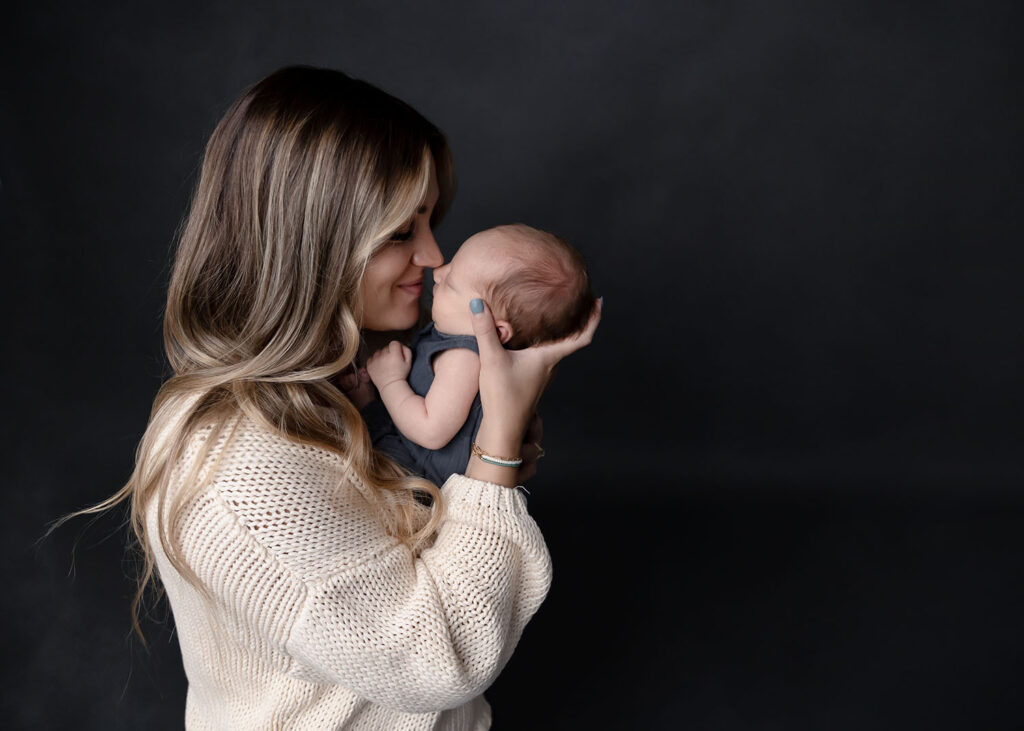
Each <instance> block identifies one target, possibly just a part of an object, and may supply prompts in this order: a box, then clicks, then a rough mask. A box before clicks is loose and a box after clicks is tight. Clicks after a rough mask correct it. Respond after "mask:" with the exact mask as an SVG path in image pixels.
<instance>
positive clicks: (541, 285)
mask: <svg viewBox="0 0 1024 731" xmlns="http://www.w3.org/2000/svg"><path fill="white" fill-rule="evenodd" d="M433 293H434V302H433V307H432V308H431V317H432V319H433V322H432V323H431V324H430V325H428V326H427V327H425V328H424V329H423V330H421V331H420V332H418V333H417V334H416V336H415V337H414V338H413V340H412V348H411V349H410V348H407V347H405V346H404V345H402V344H401V343H399V342H398V341H392V342H391V343H390V344H389V345H388V347H386V348H383V349H381V350H379V351H377V352H376V353H375V354H374V355H373V356H372V357H371V358H370V360H369V361H368V362H367V364H366V372H367V375H368V377H369V379H371V380H372V381H373V384H374V385H375V386H376V387H377V390H378V392H379V394H380V401H379V402H377V401H372V400H371V399H372V397H371V396H370V395H369V384H368V383H366V382H365V381H366V377H365V376H364V378H363V383H362V384H360V386H359V387H358V388H357V389H356V390H355V391H350V392H349V397H350V398H352V400H353V402H354V403H355V404H356V406H359V407H360V408H362V411H363V417H364V418H365V419H366V422H367V426H368V428H369V430H370V437H371V439H372V440H373V443H374V446H375V447H376V448H377V449H379V450H381V451H383V452H385V453H387V454H389V455H390V456H391V457H392V458H393V459H395V460H396V461H397V462H398V463H399V464H401V465H403V466H404V467H406V468H408V469H409V470H410V471H411V472H413V473H414V474H418V475H420V476H422V477H426V478H427V479H429V480H431V481H432V482H434V483H435V484H437V485H441V484H443V483H444V481H445V480H447V479H448V477H449V475H451V474H453V473H462V472H464V471H465V469H466V464H467V462H468V461H469V455H470V452H471V447H472V442H473V439H474V437H475V436H476V432H477V429H478V428H479V426H480V419H481V416H482V410H481V407H480V397H479V394H478V386H479V375H480V358H479V356H478V350H477V344H476V337H475V336H474V335H473V325H472V321H471V320H470V317H471V314H470V309H469V302H470V300H472V299H474V298H477V297H479V298H482V299H484V300H485V301H486V302H487V303H488V305H490V307H491V312H492V313H493V315H494V322H495V327H496V329H497V331H498V337H499V339H500V340H501V342H502V344H503V345H504V347H506V348H509V349H519V348H526V347H529V346H531V345H538V344H540V343H544V342H549V341H554V340H561V339H562V338H565V337H567V336H569V335H571V334H573V333H575V332H578V331H580V330H582V329H583V327H584V326H585V325H586V324H587V321H588V320H589V318H590V314H591V310H592V309H593V307H594V297H593V295H592V294H591V292H590V281H589V277H588V275H587V268H586V263H585V262H584V261H583V257H582V256H581V255H580V253H579V252H578V251H576V249H574V248H573V247H572V246H570V245H569V244H568V243H566V242H565V241H563V240H562V239H560V238H559V237H557V236H555V235H554V234H550V233H547V232H544V231H538V230H537V229H534V228H531V227H529V226H525V225H522V224H512V225H507V226H498V227H496V228H492V229H488V230H486V231H482V232H480V233H478V234H475V235H473V236H471V237H470V238H469V239H467V240H466V242H465V243H463V244H462V246H461V247H459V250H458V251H457V252H456V253H455V256H454V257H453V258H452V260H451V261H450V262H449V263H448V264H445V265H444V266H441V267H438V268H437V269H435V270H434V290H433ZM381 406H383V408H381Z"/></svg>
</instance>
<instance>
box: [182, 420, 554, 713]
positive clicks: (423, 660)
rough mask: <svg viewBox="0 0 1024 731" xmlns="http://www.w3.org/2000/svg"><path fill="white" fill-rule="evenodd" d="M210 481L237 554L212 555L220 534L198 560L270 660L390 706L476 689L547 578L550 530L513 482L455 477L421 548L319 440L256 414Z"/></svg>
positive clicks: (432, 702)
mask: <svg viewBox="0 0 1024 731" xmlns="http://www.w3.org/2000/svg"><path fill="white" fill-rule="evenodd" d="M214 484H215V485H216V488H215V492H216V493H217V494H218V497H217V503H218V504H219V505H220V506H221V508H219V509H218V510H220V511H224V510H226V511H228V513H226V514H224V517H223V518H217V521H218V522H217V524H218V525H223V526H225V530H227V526H233V527H231V528H230V530H231V531H232V532H234V531H240V533H236V534H235V538H230V536H228V535H227V534H225V538H224V540H223V541H222V543H223V548H220V547H219V544H218V548H217V551H218V552H219V554H220V555H221V556H226V555H227V554H228V552H231V555H232V556H233V558H231V559H230V561H228V560H227V559H226V558H222V559H221V560H218V561H213V562H211V560H210V556H211V552H210V550H209V549H210V548H211V544H210V542H209V540H207V539H205V538H204V539H202V540H201V541H200V540H196V541H194V542H193V543H194V547H195V548H196V549H197V550H198V551H199V552H198V553H197V554H196V555H195V564H198V568H199V571H198V573H199V575H200V576H201V578H203V579H204V583H208V584H211V583H212V584H216V585H217V586H222V587H224V588H223V589H220V590H219V591H218V594H223V600H222V601H223V604H224V605H225V606H228V607H230V608H231V613H232V616H234V617H236V618H238V619H237V620H236V621H235V622H234V624H236V626H237V625H244V626H246V627H250V629H249V630H247V631H248V632H252V633H254V634H250V635H248V636H247V637H240V638H239V639H240V641H242V642H245V644H247V645H249V646H253V645H264V644H265V645H267V646H269V647H273V648H276V649H274V650H273V653H272V654H273V656H274V657H277V658H279V660H275V661H274V662H280V667H281V668H282V670H285V671H286V672H287V673H288V674H290V675H291V676H293V677H294V678H296V679H298V680H302V681H308V682H313V683H319V684H337V685H341V686H344V687H345V688H347V689H349V690H351V691H353V692H354V693H356V694H358V695H359V696H361V697H363V698H365V699H367V700H368V701H370V702H372V703H374V704H377V705H380V706H384V707H386V708H390V709H393V710H396V711H402V712H412V713H419V712H427V711H438V710H442V709H446V708H453V707H456V706H459V705H461V704H463V703H466V702H467V701H469V700H471V699H473V698H474V697H476V696H478V695H479V694H480V693H482V692H483V691H484V690H485V689H486V688H487V687H488V686H489V685H490V684H491V683H492V682H493V681H494V679H495V678H496V677H497V675H498V673H499V672H500V671H501V669H502V668H503V667H504V665H505V663H506V662H507V661H508V659H509V657H510V655H511V654H512V651H513V650H514V648H515V646H516V643H517V642H518V640H519V637H520V635H521V634H522V632H523V628H524V627H525V625H526V623H527V622H528V621H529V619H530V618H531V617H532V616H533V614H534V613H535V612H536V611H537V609H538V607H539V606H540V604H541V603H542V602H543V600H544V598H545V596H546V594H547V591H548V588H549V586H550V582H551V562H550V557H549V555H548V551H547V547H546V546H545V543H544V538H543V536H542V535H541V533H540V530H539V529H538V527H537V525H536V523H534V521H533V519H532V518H531V517H530V515H529V513H528V512H527V509H526V501H525V498H524V497H523V495H522V494H521V493H520V492H519V491H516V490H510V489H508V488H505V487H500V486H498V485H493V484H490V483H486V482H481V481H478V480H473V479H470V478H467V477H464V476H462V475H453V476H452V477H451V478H450V479H449V480H448V481H447V482H446V484H445V486H444V489H443V497H444V505H445V513H444V520H443V522H442V524H441V527H440V529H439V531H438V533H437V535H436V536H435V538H434V541H433V543H432V544H431V545H430V547H428V548H426V549H424V550H423V551H422V552H421V553H420V554H419V555H414V554H413V553H412V551H410V549H409V548H408V547H407V546H405V545H404V544H402V543H401V542H399V541H398V540H396V539H394V538H392V537H390V536H388V535H387V534H386V533H385V532H384V530H383V527H382V526H381V524H380V522H379V520H378V518H377V514H376V511H375V509H374V508H373V507H372V505H371V501H370V500H367V499H366V494H367V491H368V489H369V488H367V486H365V485H364V484H362V482H361V481H360V480H359V479H358V477H356V476H355V475H353V474H351V473H345V472H344V471H343V470H342V468H341V460H340V458H337V457H336V455H330V454H329V453H327V452H325V451H324V450H318V449H316V448H313V447H309V446H307V445H296V444H293V443H291V442H288V441H287V440H286V439H284V438H283V437H280V436H278V435H276V434H269V433H267V432H266V431H262V430H260V429H257V428H255V427H253V426H252V425H249V426H246V427H244V428H242V429H240V430H239V434H238V435H237V437H236V439H235V440H234V445H233V447H232V449H231V450H230V454H227V455H226V456H225V458H224V459H223V460H222V461H221V463H220V467H219V468H218V474H217V476H216V479H215V480H214ZM197 514H203V515H211V516H213V515H220V514H221V513H219V512H216V511H213V510H210V511H206V512H202V511H199V513H197ZM208 522H209V521H207V520H205V519H203V520H202V525H201V526H200V527H202V528H203V531H202V535H204V536H205V535H206V533H207V532H209V530H208V529H210V528H211V526H208V525H206V524H207V523H208ZM218 530H219V529H218ZM198 536H199V533H197V537H198ZM204 546H205V548H204ZM226 563H231V566H230V567H227V566H224V565H221V564H226ZM195 564H194V565H195ZM205 564H210V566H209V567H208V568H205ZM214 572H215V573H216V574H217V576H216V577H214V576H213V573H214ZM208 573H209V574H210V576H211V579H212V581H208V580H207V574H208ZM220 574H224V576H223V577H221V576H220ZM261 587H262V588H261ZM261 628H262V629H261Z"/></svg>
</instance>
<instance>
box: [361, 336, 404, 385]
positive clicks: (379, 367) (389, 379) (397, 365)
mask: <svg viewBox="0 0 1024 731" xmlns="http://www.w3.org/2000/svg"><path fill="white" fill-rule="evenodd" d="M411 369H412V351H411V350H409V349H408V348H407V347H405V346H404V345H402V344H401V343H400V342H398V341H397V340H392V341H391V342H390V343H388V347H386V348H381V349H380V350H378V351H377V352H376V353H374V354H373V355H372V356H370V360H369V361H367V363H366V370H367V371H368V372H369V374H370V379H371V380H372V381H373V384H374V385H375V386H376V387H377V388H378V390H379V389H382V388H384V387H385V386H387V385H388V384H390V383H394V382H395V381H404V380H405V379H406V378H407V377H408V376H409V371H410V370H411Z"/></svg>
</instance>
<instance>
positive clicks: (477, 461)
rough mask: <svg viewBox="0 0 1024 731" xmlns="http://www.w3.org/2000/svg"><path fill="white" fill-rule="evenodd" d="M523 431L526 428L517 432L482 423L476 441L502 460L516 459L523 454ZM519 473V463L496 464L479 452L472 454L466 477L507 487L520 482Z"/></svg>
mask: <svg viewBox="0 0 1024 731" xmlns="http://www.w3.org/2000/svg"><path fill="white" fill-rule="evenodd" d="M485 421H486V417H485ZM523 433H525V429H524V430H523V431H521V432H518V433H517V430H515V429H508V428H504V427H501V426H498V425H494V424H487V423H482V424H481V425H480V428H479V429H478V430H477V433H476V439H475V442H476V444H477V445H478V446H479V451H481V452H483V453H484V454H486V455H491V456H493V457H499V458H500V460H502V461H505V460H515V459H518V458H519V457H521V456H522V455H521V454H520V450H521V449H522V446H523ZM518 475H519V465H514V466H513V465H502V464H495V463H494V462H492V461H487V460H484V459H481V458H480V456H478V455H477V454H471V455H470V457H469V464H468V465H467V466H466V477H472V478H473V479H475V480H483V481H484V482H493V483H494V484H496V485H504V486H505V487H515V486H516V485H517V484H518V483H517V481H516V480H517V477H518Z"/></svg>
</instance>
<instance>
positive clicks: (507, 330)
mask: <svg viewBox="0 0 1024 731" xmlns="http://www.w3.org/2000/svg"><path fill="white" fill-rule="evenodd" d="M494 327H495V329H496V330H497V331H498V340H500V341H501V344H502V345H504V344H505V343H507V342H508V341H509V340H511V339H512V336H513V335H515V332H514V331H513V330H512V326H511V325H509V324H508V320H498V321H496V322H495V323H494Z"/></svg>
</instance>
